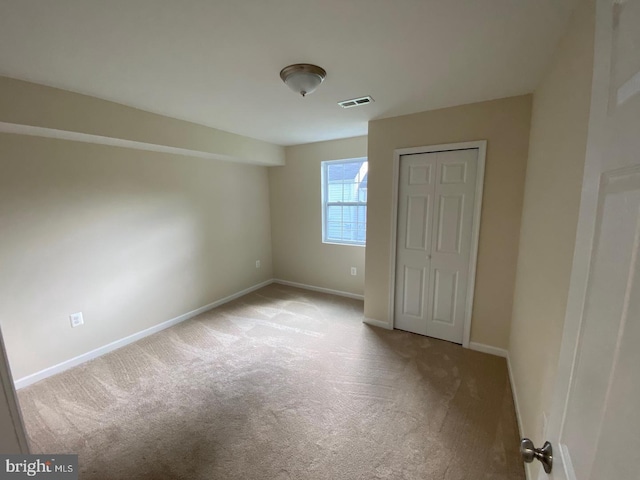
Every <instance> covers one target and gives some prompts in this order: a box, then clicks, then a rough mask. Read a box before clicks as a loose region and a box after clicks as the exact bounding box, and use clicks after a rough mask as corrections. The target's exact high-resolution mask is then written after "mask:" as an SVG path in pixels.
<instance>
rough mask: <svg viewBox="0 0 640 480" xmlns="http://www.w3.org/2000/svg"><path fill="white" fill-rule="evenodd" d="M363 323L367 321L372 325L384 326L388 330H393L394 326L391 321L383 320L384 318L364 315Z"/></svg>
mask: <svg viewBox="0 0 640 480" xmlns="http://www.w3.org/2000/svg"><path fill="white" fill-rule="evenodd" d="M362 323H366V324H367V325H371V326H373V327H379V328H384V329H386V330H393V327H392V326H391V325H390V324H389V323H387V322H383V321H382V320H376V319H375V318H368V317H364V318H363V319H362Z"/></svg>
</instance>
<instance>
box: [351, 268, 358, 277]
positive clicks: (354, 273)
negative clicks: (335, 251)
mask: <svg viewBox="0 0 640 480" xmlns="http://www.w3.org/2000/svg"><path fill="white" fill-rule="evenodd" d="M357 274H358V269H357V268H356V267H351V275H353V276H354V277H355V276H356V275H357Z"/></svg>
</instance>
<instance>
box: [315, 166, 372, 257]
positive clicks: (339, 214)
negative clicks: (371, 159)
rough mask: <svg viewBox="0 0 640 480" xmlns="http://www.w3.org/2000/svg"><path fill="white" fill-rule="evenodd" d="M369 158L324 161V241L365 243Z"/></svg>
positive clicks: (349, 243)
mask: <svg viewBox="0 0 640 480" xmlns="http://www.w3.org/2000/svg"><path fill="white" fill-rule="evenodd" d="M368 167H369V164H368V163H367V159H366V158H354V159H350V160H332V161H327V162H322V241H323V242H324V243H342V244H347V245H365V243H366V238H367V176H368V175H367V174H368Z"/></svg>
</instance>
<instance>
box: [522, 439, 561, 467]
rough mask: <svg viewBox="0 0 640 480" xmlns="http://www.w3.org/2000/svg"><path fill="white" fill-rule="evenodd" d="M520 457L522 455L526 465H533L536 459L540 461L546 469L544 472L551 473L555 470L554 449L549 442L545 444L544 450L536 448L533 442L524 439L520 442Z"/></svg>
mask: <svg viewBox="0 0 640 480" xmlns="http://www.w3.org/2000/svg"><path fill="white" fill-rule="evenodd" d="M520 455H522V459H523V460H524V461H525V463H531V462H533V460H534V459H537V460H539V461H540V463H542V466H543V467H544V471H545V472H546V473H551V469H552V468H553V447H552V446H551V444H550V443H549V442H544V445H543V446H542V448H536V447H535V446H534V445H533V442H532V441H531V440H529V439H528V438H523V439H522V440H521V441H520Z"/></svg>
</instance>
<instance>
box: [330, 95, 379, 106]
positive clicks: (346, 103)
mask: <svg viewBox="0 0 640 480" xmlns="http://www.w3.org/2000/svg"><path fill="white" fill-rule="evenodd" d="M373 101H374V100H373V98H371V97H370V96H369V95H367V96H366V97H360V98H352V99H351V100H343V101H341V102H338V105H340V106H341V107H342V108H351V107H359V106H360V105H366V104H367V103H371V102H373Z"/></svg>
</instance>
